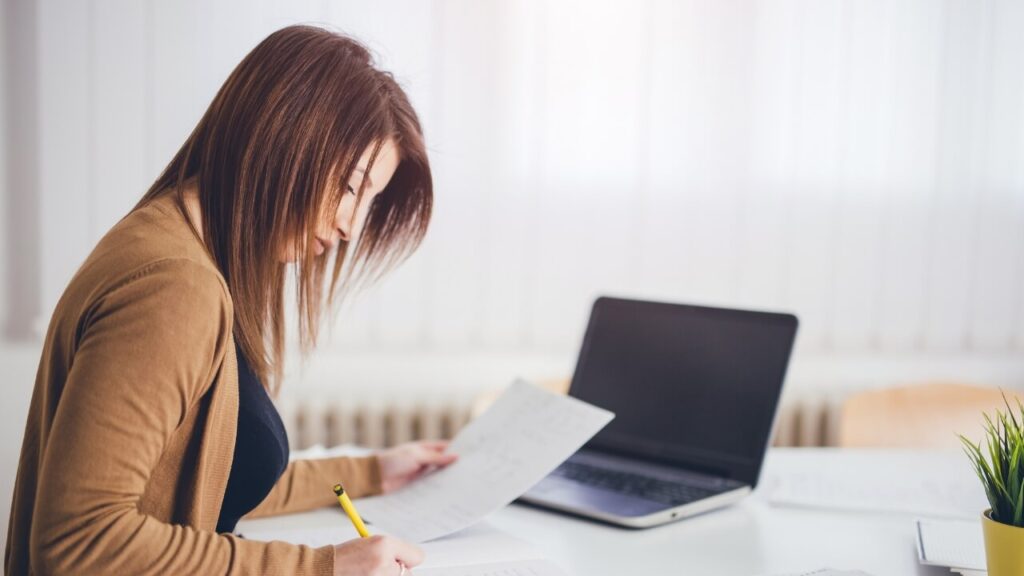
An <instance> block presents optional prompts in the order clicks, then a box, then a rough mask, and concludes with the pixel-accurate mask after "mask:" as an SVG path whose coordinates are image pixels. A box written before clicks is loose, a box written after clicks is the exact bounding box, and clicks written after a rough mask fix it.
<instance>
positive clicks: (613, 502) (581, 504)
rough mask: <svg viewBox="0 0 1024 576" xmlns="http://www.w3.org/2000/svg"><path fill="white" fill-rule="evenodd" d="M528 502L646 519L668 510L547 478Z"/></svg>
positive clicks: (628, 495) (576, 484) (539, 484)
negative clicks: (650, 515) (649, 515)
mask: <svg viewBox="0 0 1024 576" xmlns="http://www.w3.org/2000/svg"><path fill="white" fill-rule="evenodd" d="M525 496H526V497H527V499H528V500H530V501H532V502H536V503H539V504H550V505H552V506H554V507H557V508H568V509H571V510H578V511H583V510H595V511H600V512H604V513H606V514H613V515H616V516H646V515H648V514H653V513H654V512H658V511H660V510H664V509H666V508H668V506H666V505H665V504H662V503H660V502H653V501H651V500H647V499H644V498H640V497H639V496H633V495H630V494H622V493H619V492H612V491H610V490H605V489H603V488H597V487H594V486H587V485H584V484H578V483H576V482H573V481H571V480H567V479H565V478H559V477H557V476H548V477H546V478H544V479H543V480H541V481H540V482H538V483H537V484H536V485H535V486H534V487H533V488H531V489H530V490H529V491H527V492H526V494H525Z"/></svg>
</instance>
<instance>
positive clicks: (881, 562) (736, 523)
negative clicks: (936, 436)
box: [239, 449, 980, 576]
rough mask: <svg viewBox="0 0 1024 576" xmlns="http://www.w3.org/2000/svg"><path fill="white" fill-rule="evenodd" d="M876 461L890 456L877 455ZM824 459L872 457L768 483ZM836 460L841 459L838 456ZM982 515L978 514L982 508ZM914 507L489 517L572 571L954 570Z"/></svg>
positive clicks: (510, 512)
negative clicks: (931, 544)
mask: <svg viewBox="0 0 1024 576" xmlns="http://www.w3.org/2000/svg"><path fill="white" fill-rule="evenodd" d="M878 454H879V458H877V460H878V462H879V465H880V466H881V467H884V466H885V464H884V462H885V458H886V457H889V458H891V457H892V453H886V452H884V451H882V452H879V453H878ZM922 456H926V458H927V459H928V460H929V462H930V463H931V464H932V465H933V466H932V469H933V470H934V464H935V463H936V461H937V460H938V461H939V462H940V463H941V465H942V466H944V467H947V466H948V469H949V471H950V473H952V474H958V475H959V474H962V472H963V469H967V470H968V471H969V464H968V463H967V461H966V457H964V456H963V455H962V454H958V453H956V452H949V453H943V454H934V453H933V454H927V455H922ZM826 457H827V458H828V463H829V465H831V466H834V465H836V464H837V462H840V463H842V462H847V463H849V464H850V465H854V466H858V467H859V466H863V465H864V464H865V463H866V462H869V461H871V460H872V459H874V458H873V455H869V456H867V457H865V455H864V453H863V452H861V453H859V454H857V453H852V452H841V451H835V450H831V451H830V450H827V449H825V450H818V449H775V450H772V451H771V452H770V453H769V457H768V461H767V462H766V469H765V473H764V474H763V476H762V478H763V479H769V478H771V477H773V476H774V475H775V474H779V473H785V472H786V471H787V470H788V469H797V468H804V467H806V466H807V464H808V463H811V462H815V461H816V460H817V461H822V460H823V459H824V458H826ZM837 457H838V459H837ZM978 512H979V513H980V510H979V511H978ZM915 517H917V515H915V514H912V513H884V512H843V511H824V510H810V509H799V508H792V507H780V506H773V505H770V504H768V503H767V502H766V499H765V497H764V491H761V490H759V491H758V492H756V493H755V495H754V496H752V497H750V498H748V499H747V500H745V501H743V502H741V503H740V504H737V505H734V506H731V507H729V508H725V509H722V510H718V511H714V512H711V513H708V514H704V515H702V516H698V517H695V518H690V519H687V520H683V521H681V522H676V523H674V524H668V525H665V526H661V527H658V528H652V529H648V530H640V531H634V530H626V529H620V528H616V527H611V526H605V525H601V524H596V523H592V522H589V521H586V520H580V519H575V518H572V517H568V516H563V515H559V514H554V513H550V512H546V511H542V510H536V509H533V508H529V507H526V506H522V505H512V506H509V507H507V508H505V509H503V510H501V511H499V512H497V513H495V514H493V515H492V516H491V517H490V518H489V520H488V521H489V522H490V524H491V525H493V526H494V527H495V528H497V529H499V530H502V531H504V532H507V533H508V534H510V535H512V536H516V537H518V538H521V539H523V540H527V541H529V542H531V543H532V544H533V545H534V546H535V547H536V548H537V549H538V550H539V551H540V552H541V553H543V554H544V555H545V556H546V557H547V558H549V559H551V560H553V561H554V562H555V563H557V564H559V565H560V566H561V567H562V568H564V569H565V570H566V571H567V572H568V573H569V574H575V575H579V576H587V575H606V574H607V575H620V574H621V575H632V574H640V575H661V574H665V575H668V574H686V575H687V576H703V575H707V576H756V575H761V574H772V573H786V572H795V571H799V570H809V569H813V568H822V567H831V568H839V569H843V568H845V569H859V570H864V571H866V572H868V573H869V574H872V575H873V576H908V575H915V574H916V575H919V576H923V575H931V576H937V575H939V574H947V575H948V574H949V571H948V570H947V569H940V568H926V567H922V566H919V565H918V562H917V552H916V548H915V528H914V519H915ZM345 521H346V520H345V519H344V517H343V516H341V512H340V510H334V509H324V510H318V511H315V512H310V513H306V514H297V515H292V516H281V517H277V518H268V519H260V520H248V521H244V522H242V523H240V525H239V530H240V531H241V532H243V533H244V532H245V531H246V530H247V529H256V530H258V529H259V528H260V527H261V526H274V527H276V528H299V527H305V528H312V527H316V526H325V525H337V523H338V522H345Z"/></svg>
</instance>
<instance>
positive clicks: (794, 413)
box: [772, 391, 842, 447]
mask: <svg viewBox="0 0 1024 576" xmlns="http://www.w3.org/2000/svg"><path fill="white" fill-rule="evenodd" d="M841 407H842V397H841V396H839V395H835V394H822V393H817V392H810V391H802V392H797V393H794V394H792V395H789V396H786V397H784V398H783V400H782V403H781V405H780V407H779V414H778V416H777V417H776V419H775V431H774V436H773V439H772V445H773V446H805V447H809V446H835V445H837V443H838V439H839V415H840V411H841Z"/></svg>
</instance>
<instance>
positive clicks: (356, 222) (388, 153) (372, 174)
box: [281, 140, 399, 262]
mask: <svg viewBox="0 0 1024 576" xmlns="http://www.w3.org/2000/svg"><path fill="white" fill-rule="evenodd" d="M372 153H373V147H372V146H371V147H370V148H367V149H366V150H365V151H364V152H363V155H362V156H361V157H360V158H359V162H358V163H357V164H356V168H355V170H353V171H352V179H351V180H349V181H348V182H334V178H333V177H332V178H331V179H330V180H329V181H331V182H332V183H334V184H333V185H336V186H343V187H344V190H342V192H343V194H344V195H343V196H342V198H341V203H340V204H338V209H337V210H336V211H335V212H334V213H332V214H324V215H323V217H322V218H320V221H319V222H318V223H317V230H316V237H315V239H314V240H313V244H312V245H311V246H308V247H305V249H306V250H312V251H313V253H314V254H316V255H317V256H319V255H321V254H323V253H325V252H327V251H328V250H330V249H331V248H333V247H334V246H335V245H336V244H337V243H338V241H339V240H344V241H346V242H348V241H351V240H352V238H353V237H355V236H357V235H358V234H359V232H360V231H361V230H362V229H363V224H364V223H365V222H366V215H367V214H368V213H369V211H370V206H371V205H372V204H373V200H374V198H376V197H377V195H378V194H380V193H381V192H382V191H383V190H384V188H385V187H387V185H388V182H390V181H391V177H392V176H394V174H395V169H396V168H398V161H399V157H398V148H397V146H395V143H394V142H393V141H391V140H388V141H386V142H384V144H383V145H382V146H381V148H380V152H378V153H377V159H376V160H374V162H373V168H371V169H370V170H369V171H367V169H366V166H367V164H369V163H370V154H372ZM364 179H365V180H366V189H365V190H363V197H362V199H361V200H360V201H359V205H358V206H357V205H356V194H357V193H358V192H359V187H360V186H362V185H363V180H364ZM303 244H304V239H301V238H300V239H297V240H293V241H292V242H289V243H288V245H287V246H286V247H285V250H284V254H283V255H282V257H281V261H282V262H295V261H297V260H300V259H301V257H302V252H303V248H302V245H303Z"/></svg>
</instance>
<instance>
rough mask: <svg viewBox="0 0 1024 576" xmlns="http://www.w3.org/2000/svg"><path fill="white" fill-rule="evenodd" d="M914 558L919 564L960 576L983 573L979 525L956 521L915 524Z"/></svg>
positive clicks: (973, 522) (982, 541) (984, 563)
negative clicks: (942, 568)
mask: <svg viewBox="0 0 1024 576" xmlns="http://www.w3.org/2000/svg"><path fill="white" fill-rule="evenodd" d="M917 555H918V560H920V562H921V564H927V565H930V566H944V567H948V568H950V569H951V570H952V571H953V572H958V573H960V574H963V575H964V576H980V575H982V574H985V573H986V569H987V567H986V562H985V542H984V539H983V537H982V531H981V523H980V522H977V521H960V520H918V521H917Z"/></svg>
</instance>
